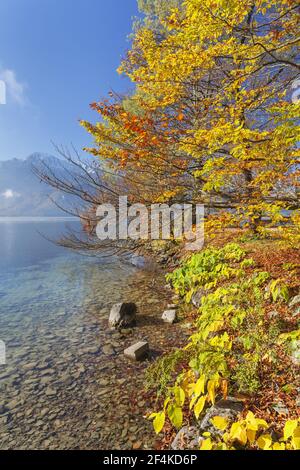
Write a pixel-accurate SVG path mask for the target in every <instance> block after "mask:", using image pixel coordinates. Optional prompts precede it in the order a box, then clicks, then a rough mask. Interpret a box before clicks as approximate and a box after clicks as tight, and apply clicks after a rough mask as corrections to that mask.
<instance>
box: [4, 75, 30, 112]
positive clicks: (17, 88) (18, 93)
mask: <svg viewBox="0 0 300 470" xmlns="http://www.w3.org/2000/svg"><path fill="white" fill-rule="evenodd" d="M0 80H3V81H4V83H5V84H6V90H7V94H8V95H9V96H10V97H11V99H12V101H14V102H15V103H17V104H18V105H20V106H24V105H25V104H26V102H27V100H26V96H25V88H26V85H25V84H24V83H21V82H19V81H18V80H17V77H16V73H15V72H14V71H13V70H10V69H0Z"/></svg>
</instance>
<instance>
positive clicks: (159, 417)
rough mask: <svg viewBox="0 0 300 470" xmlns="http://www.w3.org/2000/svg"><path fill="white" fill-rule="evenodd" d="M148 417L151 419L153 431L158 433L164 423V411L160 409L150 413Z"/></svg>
mask: <svg viewBox="0 0 300 470" xmlns="http://www.w3.org/2000/svg"><path fill="white" fill-rule="evenodd" d="M153 418H154V419H153ZM148 419H153V427H154V431H155V432H156V434H159V433H160V432H161V431H162V429H163V427H164V425H165V420H166V414H165V412H164V411H160V412H159V413H152V414H151V415H150V416H149V418H148Z"/></svg>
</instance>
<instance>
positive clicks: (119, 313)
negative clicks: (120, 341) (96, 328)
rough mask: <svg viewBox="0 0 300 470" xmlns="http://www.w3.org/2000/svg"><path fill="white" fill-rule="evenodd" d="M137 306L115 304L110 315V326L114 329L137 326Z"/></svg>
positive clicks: (132, 304)
mask: <svg viewBox="0 0 300 470" xmlns="http://www.w3.org/2000/svg"><path fill="white" fill-rule="evenodd" d="M136 314H137V306H136V305H135V304H134V303H120V304H115V305H114V306H113V307H112V309H111V311H110V315H109V320H108V321H109V324H110V326H111V327H113V328H124V327H128V326H132V325H135V322H136Z"/></svg>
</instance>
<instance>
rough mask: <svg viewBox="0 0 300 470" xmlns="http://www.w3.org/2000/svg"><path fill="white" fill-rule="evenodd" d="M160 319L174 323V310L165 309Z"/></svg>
mask: <svg viewBox="0 0 300 470" xmlns="http://www.w3.org/2000/svg"><path fill="white" fill-rule="evenodd" d="M162 319H163V321H164V322H165V323H174V322H175V321H176V310H165V311H164V313H163V315H162Z"/></svg>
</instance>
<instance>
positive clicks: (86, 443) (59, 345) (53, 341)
mask: <svg viewBox="0 0 300 470" xmlns="http://www.w3.org/2000/svg"><path fill="white" fill-rule="evenodd" d="M70 223H73V224H74V223H77V222H70ZM62 231H63V222H62V221H61V220H51V221H49V220H42V221H41V220H38V221H37V220H35V221H32V220H31V221H30V220H27V221H22V222H17V221H15V220H10V221H8V220H6V221H1V219H0V339H1V340H3V341H4V342H5V344H6V355H7V357H6V365H0V448H1V449H9V448H13V449H74V448H79V449H105V448H106V449H110V448H121V449H129V448H132V446H134V447H142V448H147V447H148V448H149V447H150V448H151V446H153V442H154V436H153V433H152V429H151V426H150V425H149V424H148V423H147V422H146V420H145V419H144V418H143V414H144V413H145V411H146V409H147V407H148V406H149V403H148V402H147V397H145V396H142V387H143V381H144V369H145V366H146V364H145V363H141V364H133V363H130V362H128V360H126V359H125V358H124V356H123V354H122V353H123V350H124V349H125V348H126V347H127V346H129V345H130V344H132V343H134V342H135V341H136V340H139V339H147V340H149V341H150V345H151V348H152V350H153V351H156V352H159V351H161V350H163V349H164V347H165V345H166V344H167V343H168V342H170V341H171V342H172V341H173V340H174V337H175V336H176V335H178V334H179V333H178V330H177V329H176V327H174V326H170V327H168V330H166V327H165V326H164V325H162V322H161V319H160V317H161V312H162V310H163V308H164V306H165V304H166V302H167V297H168V293H166V292H163V291H162V290H161V288H160V287H159V286H160V285H161V279H162V275H161V274H160V273H159V272H155V273H153V272H152V273H151V272H148V271H144V270H140V269H137V268H136V267H134V266H132V265H129V264H124V263H122V262H121V261H120V260H117V259H115V260H114V261H113V262H110V263H108V262H107V259H106V260H103V259H99V258H91V257H85V256H81V255H78V254H74V253H71V252H69V251H67V250H64V249H62V248H59V247H57V246H56V245H54V244H52V243H50V242H49V241H47V240H46V239H45V238H43V237H42V236H41V235H40V233H39V232H42V233H43V234H44V235H46V236H47V238H51V239H53V238H55V237H57V235H58V234H59V233H62ZM120 301H133V302H136V303H137V305H138V308H139V317H138V323H137V327H136V328H134V329H133V330H129V331H125V332H123V333H119V332H115V331H110V330H109V329H108V326H107V318H108V314H109V310H110V307H111V305H112V304H114V303H116V302H120ZM181 334H182V332H181Z"/></svg>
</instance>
